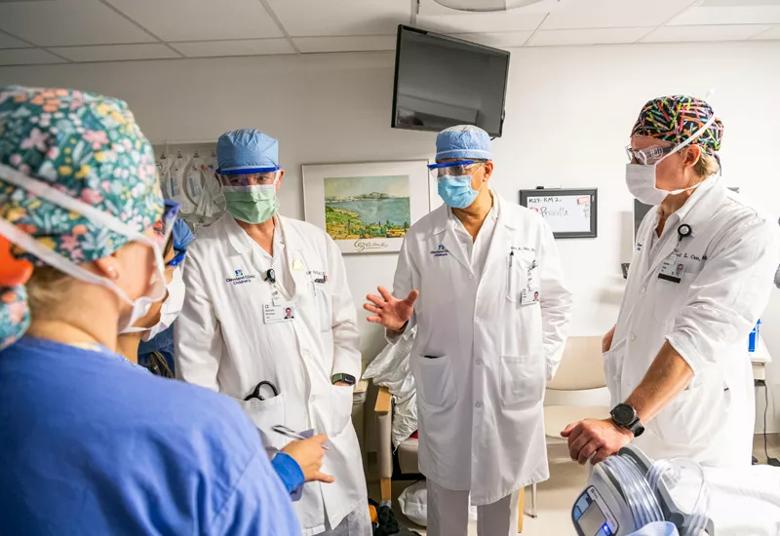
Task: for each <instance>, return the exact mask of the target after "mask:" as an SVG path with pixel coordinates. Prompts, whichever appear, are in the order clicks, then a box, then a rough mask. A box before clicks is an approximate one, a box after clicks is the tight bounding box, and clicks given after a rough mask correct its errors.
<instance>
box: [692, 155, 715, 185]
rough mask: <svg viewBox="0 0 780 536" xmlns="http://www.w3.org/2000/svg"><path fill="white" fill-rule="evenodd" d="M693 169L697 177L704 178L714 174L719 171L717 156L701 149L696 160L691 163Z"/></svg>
mask: <svg viewBox="0 0 780 536" xmlns="http://www.w3.org/2000/svg"><path fill="white" fill-rule="evenodd" d="M693 171H694V173H696V174H697V175H698V176H699V177H702V178H705V179H706V178H707V177H709V176H710V175H715V174H716V173H717V172H718V171H720V162H719V161H718V159H717V158H715V157H714V156H712V155H711V154H709V153H705V152H704V151H703V150H702V151H701V156H699V160H698V162H696V163H695V164H694V165H693Z"/></svg>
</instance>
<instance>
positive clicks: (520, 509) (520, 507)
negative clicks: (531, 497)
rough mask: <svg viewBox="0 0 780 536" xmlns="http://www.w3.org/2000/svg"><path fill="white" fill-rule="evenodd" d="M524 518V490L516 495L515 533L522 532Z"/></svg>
mask: <svg viewBox="0 0 780 536" xmlns="http://www.w3.org/2000/svg"><path fill="white" fill-rule="evenodd" d="M524 516H525V488H521V489H520V491H519V492H518V493H517V533H518V534H521V533H522V532H523V517H524Z"/></svg>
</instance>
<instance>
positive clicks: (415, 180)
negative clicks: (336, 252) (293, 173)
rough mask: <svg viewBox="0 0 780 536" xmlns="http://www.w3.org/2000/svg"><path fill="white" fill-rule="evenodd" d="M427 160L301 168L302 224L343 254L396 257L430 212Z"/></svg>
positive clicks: (304, 166) (354, 163) (338, 164)
mask: <svg viewBox="0 0 780 536" xmlns="http://www.w3.org/2000/svg"><path fill="white" fill-rule="evenodd" d="M427 164H428V161H427V160H402V161H387V162H349V163H333V164H303V165H302V166H301V176H302V178H303V205H304V219H305V220H306V221H307V222H309V223H312V224H314V225H316V226H317V227H320V228H321V229H323V230H325V232H327V233H328V234H329V235H330V236H331V238H333V240H335V242H336V244H338V246H339V248H340V249H341V252H342V253H345V254H371V253H395V252H398V251H400V249H401V244H402V243H403V239H404V236H405V235H406V231H407V230H408V229H409V227H410V226H411V225H412V224H413V223H414V222H416V221H417V220H419V219H420V218H421V217H423V216H424V215H425V214H427V213H428V212H429V211H430V208H431V198H430V197H431V196H430V184H429V182H428V168H427Z"/></svg>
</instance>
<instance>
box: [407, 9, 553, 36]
mask: <svg viewBox="0 0 780 536" xmlns="http://www.w3.org/2000/svg"><path fill="white" fill-rule="evenodd" d="M544 17H545V13H528V14H513V13H511V12H497V13H462V14H457V15H418V16H417V24H416V25H417V26H420V27H421V28H425V29H426V30H433V31H436V32H441V33H492V32H516V31H530V30H535V29H536V28H538V27H539V24H540V23H541V22H542V21H543V20H544Z"/></svg>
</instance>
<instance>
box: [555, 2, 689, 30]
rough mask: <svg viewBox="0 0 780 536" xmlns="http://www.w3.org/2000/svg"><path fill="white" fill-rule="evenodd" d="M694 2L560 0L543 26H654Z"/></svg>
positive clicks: (558, 27)
mask: <svg viewBox="0 0 780 536" xmlns="http://www.w3.org/2000/svg"><path fill="white" fill-rule="evenodd" d="M692 3H693V0H652V2H648V1H647V0H587V1H585V2H584V1H583V0H561V2H560V4H559V5H558V6H557V7H556V8H555V9H553V10H551V11H550V15H549V16H548V17H547V20H545V21H544V24H543V25H542V29H543V30H556V29H565V28H629V27H640V26H646V27H654V26H659V25H661V24H663V23H665V22H666V21H668V20H669V19H670V18H672V17H674V16H675V15H676V14H677V13H679V12H680V11H681V10H683V9H685V8H686V7H688V6H690V5H691V4H692ZM650 4H652V6H651V5H650Z"/></svg>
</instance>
